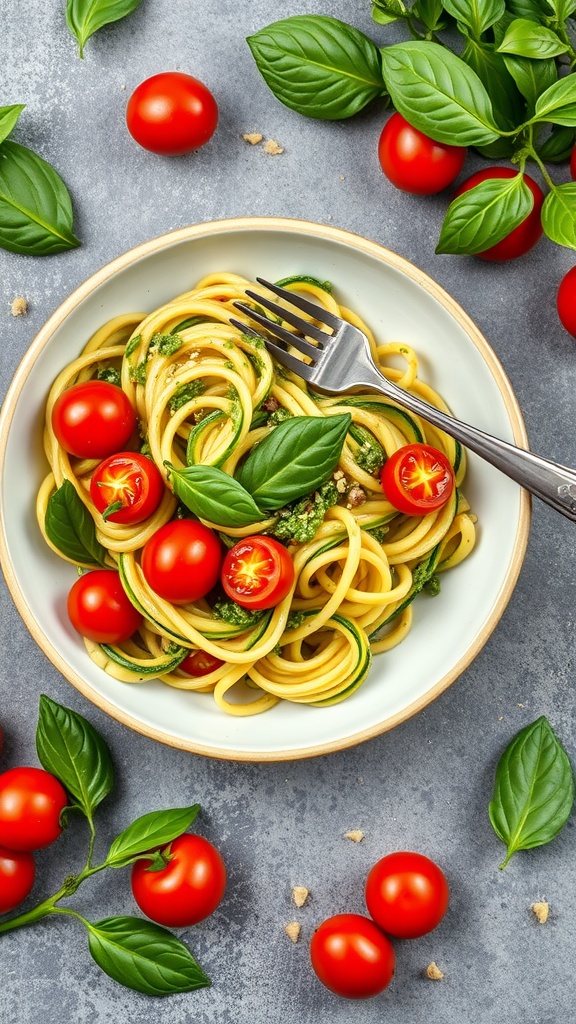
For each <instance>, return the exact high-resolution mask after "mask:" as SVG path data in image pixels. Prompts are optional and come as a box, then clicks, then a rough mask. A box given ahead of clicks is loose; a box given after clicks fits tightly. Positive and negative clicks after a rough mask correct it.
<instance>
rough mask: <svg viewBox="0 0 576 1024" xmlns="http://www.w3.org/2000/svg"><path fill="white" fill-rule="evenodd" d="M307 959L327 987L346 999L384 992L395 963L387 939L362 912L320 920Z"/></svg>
mask: <svg viewBox="0 0 576 1024" xmlns="http://www.w3.org/2000/svg"><path fill="white" fill-rule="evenodd" d="M310 959H311V960H312V967H313V968H314V971H315V972H316V974H317V976H318V977H319V978H320V981H321V982H322V983H323V984H324V985H326V988H329V989H330V990H331V991H332V992H335V993H336V995H338V996H345V997H346V998H347V999H367V998H368V997H369V996H376V995H378V993H379V992H383V991H384V989H385V988H386V987H387V986H388V985H389V984H390V982H391V980H392V977H393V975H394V967H395V963H396V961H395V956H394V950H393V948H392V944H391V943H390V941H389V939H387V938H386V936H385V935H383V934H382V932H381V931H380V929H379V928H377V927H376V925H375V924H374V922H373V921H370V920H369V918H367V917H363V916H362V915H361V914H336V916H335V917H329V918H328V919H327V920H326V921H323V922H322V924H321V925H320V927H319V928H317V929H316V931H315V932H314V935H313V936H312V939H311V942H310Z"/></svg>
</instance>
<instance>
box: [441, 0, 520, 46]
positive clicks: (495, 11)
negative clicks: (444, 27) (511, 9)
mask: <svg viewBox="0 0 576 1024" xmlns="http://www.w3.org/2000/svg"><path fill="white" fill-rule="evenodd" d="M443 4H444V7H445V8H446V10H447V11H448V13H449V14H451V15H452V16H453V17H454V18H456V21H459V22H461V23H462V24H464V25H466V27H467V28H469V29H470V32H471V33H472V35H473V36H474V38H475V39H480V36H481V35H482V33H483V32H486V30H487V29H489V28H491V26H492V25H494V23H495V22H497V21H498V20H499V19H500V18H501V17H502V15H503V14H504V11H505V10H506V3H505V0H443Z"/></svg>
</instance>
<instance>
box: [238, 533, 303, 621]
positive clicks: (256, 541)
mask: <svg viewBox="0 0 576 1024" xmlns="http://www.w3.org/2000/svg"><path fill="white" fill-rule="evenodd" d="M293 583H294V563H293V561H292V559H291V557H290V555H289V554H288V552H287V550H286V548H285V547H283V545H282V544H280V543H279V541H277V540H275V539H274V537H265V536H257V537H245V538H244V539H243V540H240V541H238V543H237V544H235V545H234V547H232V548H230V550H229V551H228V552H227V553H226V557H225V558H224V565H223V566H222V586H223V587H224V590H225V591H226V593H227V595H228V597H230V598H232V600H233V601H236V603H237V604H239V605H241V606H242V608H252V609H254V610H255V611H259V610H260V609H262V608H273V607H274V605H277V604H280V601H283V600H284V598H285V597H286V595H287V594H289V593H290V591H291V589H292V585H293Z"/></svg>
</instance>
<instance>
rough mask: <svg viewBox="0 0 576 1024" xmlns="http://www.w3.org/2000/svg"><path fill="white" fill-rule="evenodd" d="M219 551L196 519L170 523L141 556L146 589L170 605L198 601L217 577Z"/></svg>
mask: <svg viewBox="0 0 576 1024" xmlns="http://www.w3.org/2000/svg"><path fill="white" fill-rule="evenodd" d="M221 564H222V548H221V546H220V541H219V540H218V537H217V536H216V534H215V533H214V530H211V529H210V528H209V527H208V526H204V523H199V522H198V521H197V520H196V519H173V520H171V521H170V522H169V523H165V525H164V526H161V527H160V529H159V530H156V533H154V534H152V536H151V537H150V540H147V541H146V544H145V545H144V550H143V552H142V572H143V573H144V578H145V580H146V582H147V584H148V586H149V587H150V588H151V589H152V590H153V591H154V593H156V594H158V596H159V597H163V598H164V600H165V601H171V602H172V604H188V603H189V602H190V601H199V600H200V598H201V597H205V596H206V594H207V593H208V592H209V591H210V590H212V588H213V587H214V586H215V585H216V583H217V582H218V578H219V576H220V566H221Z"/></svg>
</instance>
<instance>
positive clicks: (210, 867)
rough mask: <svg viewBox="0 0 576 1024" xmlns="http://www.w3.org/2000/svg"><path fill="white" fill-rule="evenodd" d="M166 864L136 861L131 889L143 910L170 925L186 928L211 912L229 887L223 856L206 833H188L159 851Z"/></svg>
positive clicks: (169, 926)
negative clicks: (162, 866) (198, 834)
mask: <svg viewBox="0 0 576 1024" xmlns="http://www.w3.org/2000/svg"><path fill="white" fill-rule="evenodd" d="M155 856H161V857H162V858H163V859H164V860H165V862H166V866H165V867H164V868H159V867H158V864H157V863H156V862H154V861H153V860H152V859H151V860H147V859H143V860H137V861H136V862H135V864H134V866H133V868H132V878H131V883H132V892H133V895H134V899H135V900H136V903H137V904H138V906H139V907H140V910H141V911H142V912H143V913H144V914H146V916H147V917H149V918H151V919H152V921H156V923H157V924H163V925H166V926H167V927H168V928H187V927H188V926H189V925H191V924H197V923H198V921H202V920H203V919H204V918H205V917H208V916H209V914H212V913H213V912H214V911H215V910H216V907H217V906H218V904H219V903H220V901H221V899H222V897H223V896H224V891H225V889H226V866H225V864H224V861H223V859H222V855H221V854H220V853H219V852H218V850H217V849H216V847H215V846H213V845H212V843H210V842H208V840H207V839H204V837H203V836H197V835H193V834H192V833H189V832H186V833H185V834H184V835H182V836H178V838H177V839H174V840H173V841H172V842H171V843H169V845H168V846H165V847H164V848H163V849H162V850H161V851H160V853H159V854H156V855H155Z"/></svg>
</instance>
